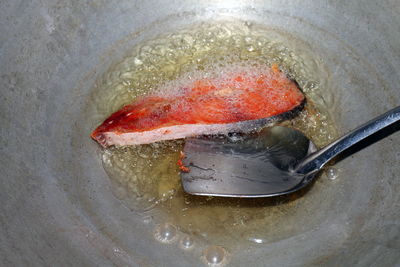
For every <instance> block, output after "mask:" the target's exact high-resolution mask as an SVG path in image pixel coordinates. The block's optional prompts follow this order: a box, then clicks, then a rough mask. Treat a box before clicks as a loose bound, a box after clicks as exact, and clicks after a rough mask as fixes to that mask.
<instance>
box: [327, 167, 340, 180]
mask: <svg viewBox="0 0 400 267" xmlns="http://www.w3.org/2000/svg"><path fill="white" fill-rule="evenodd" d="M325 173H326V177H327V178H328V179H329V180H336V179H337V178H338V176H339V171H338V169H336V168H334V167H328V168H327V169H326V170H325Z"/></svg>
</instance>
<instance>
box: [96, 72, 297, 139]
mask: <svg viewBox="0 0 400 267" xmlns="http://www.w3.org/2000/svg"><path fill="white" fill-rule="evenodd" d="M178 91H179V92H180V93H177V94H163V93H159V94H154V95H150V96H144V97H142V98H139V99H137V100H135V101H134V102H133V103H132V104H129V105H126V106H124V107H123V108H122V109H120V110H119V111H117V112H115V113H113V114H112V115H111V116H110V117H109V118H107V119H106V120H105V121H104V122H103V123H102V124H101V125H100V126H99V127H97V128H96V129H95V130H94V131H93V133H92V135H91V136H92V138H93V139H94V140H96V141H98V142H99V143H100V144H101V145H102V146H104V147H107V146H110V145H118V146H120V145H135V144H146V143H152V142H157V141H161V140H170V139H179V138H185V137H189V136H195V135H200V134H216V133H224V132H226V131H228V130H230V129H232V127H233V128H234V127H236V126H235V123H238V122H244V121H255V120H260V119H265V118H269V117H274V116H277V115H279V114H282V113H285V112H289V111H291V110H293V109H295V108H296V107H298V106H300V105H302V103H303V102H304V101H305V97H304V95H303V93H302V92H301V91H300V89H299V88H298V86H297V84H296V83H295V82H293V81H291V80H290V79H288V78H287V77H286V75H285V74H283V73H282V72H280V71H279V69H278V68H277V67H276V66H273V67H272V68H271V69H266V70H265V72H263V73H262V74H258V75H249V74H243V73H231V74H227V75H225V76H224V77H223V79H203V80H198V81H195V82H193V83H192V84H190V85H189V86H186V87H185V88H184V89H183V90H178Z"/></svg>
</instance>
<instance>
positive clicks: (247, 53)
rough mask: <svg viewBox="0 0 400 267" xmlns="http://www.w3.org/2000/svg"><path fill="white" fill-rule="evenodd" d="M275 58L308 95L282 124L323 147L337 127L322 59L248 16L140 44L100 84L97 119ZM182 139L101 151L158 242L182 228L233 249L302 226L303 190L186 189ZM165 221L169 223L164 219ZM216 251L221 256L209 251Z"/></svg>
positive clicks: (121, 192) (121, 193) (119, 190)
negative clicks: (257, 193) (254, 194)
mask: <svg viewBox="0 0 400 267" xmlns="http://www.w3.org/2000/svg"><path fill="white" fill-rule="evenodd" d="M304 51H306V49H304ZM273 63H275V64H278V65H279V68H280V69H281V70H282V71H283V72H285V73H286V74H287V75H288V77H290V78H292V79H294V80H296V82H297V83H298V84H299V86H300V88H301V89H302V90H303V92H304V93H305V95H306V97H307V100H308V104H307V106H306V108H305V110H304V111H303V112H301V113H300V114H299V116H298V117H296V118H295V119H293V120H291V121H287V122H284V123H283V125H287V126H291V127H295V128H297V129H299V130H300V131H302V132H304V133H305V134H306V135H307V136H308V137H309V138H310V139H312V140H313V142H314V143H315V144H316V145H317V146H323V145H325V144H327V143H329V142H330V141H332V140H333V139H334V138H335V137H336V131H335V128H334V126H333V122H332V121H331V119H330V116H329V109H327V108H325V106H326V105H327V102H326V99H333V97H331V96H329V95H326V92H325V93H324V94H322V87H323V85H324V75H326V74H324V72H323V68H321V67H320V64H319V63H318V62H316V61H315V60H314V59H313V58H312V57H311V56H309V55H308V54H303V53H296V51H295V50H293V49H292V48H291V47H290V39H288V38H286V37H285V36H284V34H281V33H278V32H275V31H272V30H269V29H266V28H263V27H262V26H257V25H255V24H252V27H249V24H246V23H242V22H226V23H221V22H219V23H218V24H212V23H210V24H201V25H196V26H195V27H191V28H188V29H184V30H181V31H179V32H176V33H173V34H170V35H167V36H164V37H159V38H157V39H154V40H151V41H148V42H146V43H143V44H142V45H140V46H137V47H136V48H134V49H133V50H132V52H131V53H130V54H129V55H127V57H126V58H125V59H124V60H123V61H122V62H121V63H120V64H118V65H116V66H115V67H114V68H113V69H111V70H110V71H109V72H108V73H107V74H106V75H104V77H103V79H102V80H100V81H99V83H98V85H97V88H98V90H99V95H98V96H97V97H96V107H97V113H98V114H99V117H98V123H99V124H100V123H101V122H102V121H103V120H104V119H105V118H107V117H108V116H109V115H110V114H111V113H113V112H115V111H116V110H118V109H119V108H121V107H122V106H123V105H126V104H128V103H130V102H131V101H133V100H134V99H135V98H136V97H138V96H142V95H146V94H150V93H152V92H153V91H155V90H162V91H164V92H166V93H172V92H173V91H174V90H177V89H178V88H181V87H182V86H183V85H184V84H187V83H188V81H194V80H197V79H202V78H205V77H213V76H216V75H217V76H221V75H223V72H235V71H239V72H240V71H244V70H246V71H258V68H260V66H271V64H273ZM328 104H329V103H328ZM328 106H329V105H328ZM232 138H236V137H235V136H233V137H232ZM183 144H184V141H183V140H174V141H165V142H159V143H154V144H149V145H140V146H130V147H111V148H107V149H105V150H104V151H103V155H102V160H103V166H104V168H105V170H106V172H107V173H108V175H109V176H110V180H111V183H112V188H113V191H114V194H115V195H116V197H118V198H119V199H121V201H122V202H123V203H124V204H125V205H126V206H127V207H129V208H130V209H131V210H132V211H134V212H136V213H144V212H146V214H147V215H146V216H150V215H148V214H151V216H152V220H153V221H154V222H155V223H159V224H160V226H159V227H158V228H157V229H156V230H155V232H154V235H155V237H156V239H157V240H159V241H161V242H164V243H169V242H174V241H175V239H174V238H177V235H178V234H177V231H178V230H177V229H179V231H181V232H182V233H185V234H187V235H188V236H189V237H190V238H196V240H197V239H199V240H201V242H203V244H205V245H207V244H221V245H223V246H224V247H226V248H228V249H229V250H231V249H234V248H235V246H237V244H239V243H240V242H238V241H243V242H250V243H253V244H254V242H256V243H257V241H255V240H263V242H264V241H265V240H268V241H273V240H279V239H282V238H285V237H289V236H292V235H294V234H295V233H296V231H298V228H296V227H301V226H295V227H289V226H290V225H295V223H293V224H291V221H290V220H291V217H290V216H289V214H291V213H294V212H295V211H296V208H297V207H298V205H300V203H301V204H306V202H307V201H308V199H307V198H300V196H302V194H303V193H302V192H300V193H299V194H296V195H291V196H286V197H278V198H274V199H257V200H250V199H247V200H242V199H219V198H204V197H196V196H190V195H187V194H185V193H184V192H183V190H182V187H181V184H180V177H179V169H178V167H177V161H178V159H179V152H180V151H181V149H182V147H183ZM166 221H168V222H170V223H168V224H164V223H163V222H166ZM282 222H286V223H287V225H289V226H288V227H286V226H285V225H284V224H283V223H282ZM278 226H279V227H278ZM171 240H172V241H171ZM193 240H194V239H193ZM196 244H197V243H196ZM186 245H188V246H189V245H190V242H189V239H187V240H185V241H183V239H182V240H181V242H180V246H181V247H184V248H185V247H186ZM189 247H190V246H189ZM222 251H223V252H221V250H220V249H211V252H210V253H205V254H204V255H205V256H204V258H205V259H210V261H208V260H207V262H211V263H212V264H214V263H213V262H222V260H221V257H222V258H223V257H225V256H221V255H225V253H226V250H224V249H223V250H222ZM213 253H214V254H213ZM211 254H212V255H214V256H215V257H214V256H208V255H211ZM220 256H221V257H220ZM211 263H210V264H211ZM207 264H208V263H207ZM210 266H214V265H210ZM215 266H217V265H215Z"/></svg>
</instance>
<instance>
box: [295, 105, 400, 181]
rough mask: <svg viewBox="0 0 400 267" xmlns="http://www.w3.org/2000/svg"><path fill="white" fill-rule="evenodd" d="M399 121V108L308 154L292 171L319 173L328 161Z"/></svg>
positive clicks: (307, 173)
mask: <svg viewBox="0 0 400 267" xmlns="http://www.w3.org/2000/svg"><path fill="white" fill-rule="evenodd" d="M399 120H400V106H398V107H396V108H394V109H392V110H389V111H388V112H386V113H384V114H382V115H380V116H378V117H376V118H374V119H372V120H370V121H369V122H367V123H365V124H363V125H361V126H359V127H358V128H356V129H354V130H353V131H351V132H349V133H347V134H346V135H344V136H342V137H341V138H339V139H337V140H336V141H334V142H332V143H330V144H329V145H327V146H326V147H324V148H322V149H320V150H318V151H316V152H314V153H312V154H310V155H309V156H308V157H307V158H305V159H304V160H303V161H301V162H300V163H299V164H298V165H297V166H296V167H295V169H294V171H295V172H297V173H302V174H305V175H309V174H313V173H315V172H317V171H319V170H320V169H321V168H322V167H323V166H324V165H325V164H326V163H327V162H328V161H330V160H331V159H332V158H333V157H335V156H336V155H338V154H340V153H341V152H343V151H344V150H346V149H348V148H349V147H351V146H353V145H355V144H357V143H359V142H360V141H362V140H363V139H365V138H367V137H368V136H370V135H372V134H374V133H376V132H378V131H379V130H381V129H383V128H385V127H387V126H389V125H391V124H393V123H395V122H397V121H399Z"/></svg>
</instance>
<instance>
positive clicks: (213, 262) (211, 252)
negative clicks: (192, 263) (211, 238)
mask: <svg viewBox="0 0 400 267" xmlns="http://www.w3.org/2000/svg"><path fill="white" fill-rule="evenodd" d="M202 260H203V262H204V263H205V264H206V265H207V266H212V267H221V266H225V265H226V264H227V263H228V252H227V251H226V250H225V249H224V248H223V247H220V246H209V247H208V248H206V249H205V250H204V251H203V255H202Z"/></svg>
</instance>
